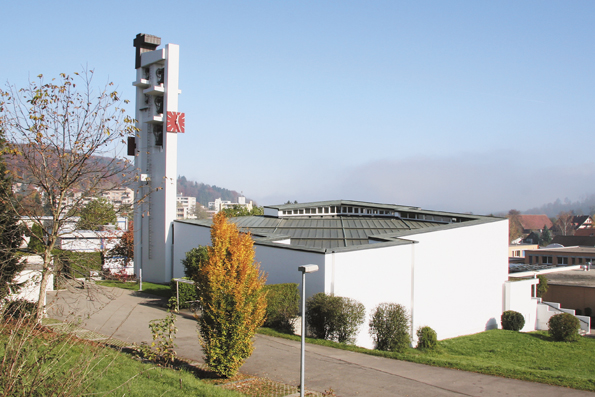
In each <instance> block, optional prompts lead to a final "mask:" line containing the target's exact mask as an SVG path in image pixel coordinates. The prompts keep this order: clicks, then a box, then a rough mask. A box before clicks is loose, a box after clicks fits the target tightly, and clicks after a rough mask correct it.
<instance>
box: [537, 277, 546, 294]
mask: <svg viewBox="0 0 595 397" xmlns="http://www.w3.org/2000/svg"><path fill="white" fill-rule="evenodd" d="M537 278H538V279H539V284H537V297H538V298H542V297H543V296H544V295H545V293H546V292H547V290H548V288H549V287H548V285H547V277H545V276H544V275H543V274H540V275H538V276H537Z"/></svg>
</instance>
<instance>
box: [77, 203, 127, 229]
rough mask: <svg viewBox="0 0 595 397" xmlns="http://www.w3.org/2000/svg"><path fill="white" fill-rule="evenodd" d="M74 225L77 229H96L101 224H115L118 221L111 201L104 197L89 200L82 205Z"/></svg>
mask: <svg viewBox="0 0 595 397" xmlns="http://www.w3.org/2000/svg"><path fill="white" fill-rule="evenodd" d="M80 217H81V218H80V219H79V221H78V223H77V225H76V228H77V229H79V230H98V229H99V227H100V226H103V225H115V224H116V222H118V218H117V217H116V211H115V210H114V206H113V205H112V203H110V202H109V201H107V200H106V199H104V198H98V199H97V200H91V201H89V202H88V203H87V205H85V206H84V207H83V209H82V210H81V213H80Z"/></svg>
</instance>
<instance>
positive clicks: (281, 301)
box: [263, 283, 300, 334]
mask: <svg viewBox="0 0 595 397" xmlns="http://www.w3.org/2000/svg"><path fill="white" fill-rule="evenodd" d="M263 290H264V292H265V293H266V298H267V315H266V320H265V322H264V326H265V327H269V328H273V329H276V330H277V331H280V332H285V333H289V334H293V333H294V331H295V330H294V329H293V320H294V319H295V318H296V317H297V315H298V313H299V311H300V293H299V290H298V285H297V284H295V283H287V284H269V285H265V286H264V288H263Z"/></svg>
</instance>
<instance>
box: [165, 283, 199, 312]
mask: <svg viewBox="0 0 595 397" xmlns="http://www.w3.org/2000/svg"><path fill="white" fill-rule="evenodd" d="M182 278H183V279H184V280H189V278H188V277H182ZM177 284H178V292H179V294H180V302H179V304H180V309H188V308H189V307H190V305H191V303H190V302H195V301H196V300H198V295H197V294H196V287H195V286H194V284H186V283H177ZM169 289H170V291H171V296H172V297H173V298H175V297H176V282H175V281H174V280H173V279H172V280H171V281H170V282H169Z"/></svg>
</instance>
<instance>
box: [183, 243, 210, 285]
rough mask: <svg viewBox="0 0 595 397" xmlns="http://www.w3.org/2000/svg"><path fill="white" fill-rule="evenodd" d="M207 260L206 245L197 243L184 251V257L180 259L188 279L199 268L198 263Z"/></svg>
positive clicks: (196, 272) (195, 273)
mask: <svg viewBox="0 0 595 397" xmlns="http://www.w3.org/2000/svg"><path fill="white" fill-rule="evenodd" d="M208 260H209V251H208V249H207V247H206V246H204V245H199V246H198V247H196V248H192V249H191V250H190V251H188V252H186V258H184V259H182V265H184V274H185V275H186V277H188V278H189V279H193V278H194V277H195V276H196V275H197V274H198V270H199V269H200V265H201V264H202V263H205V262H207V261H208Z"/></svg>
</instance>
